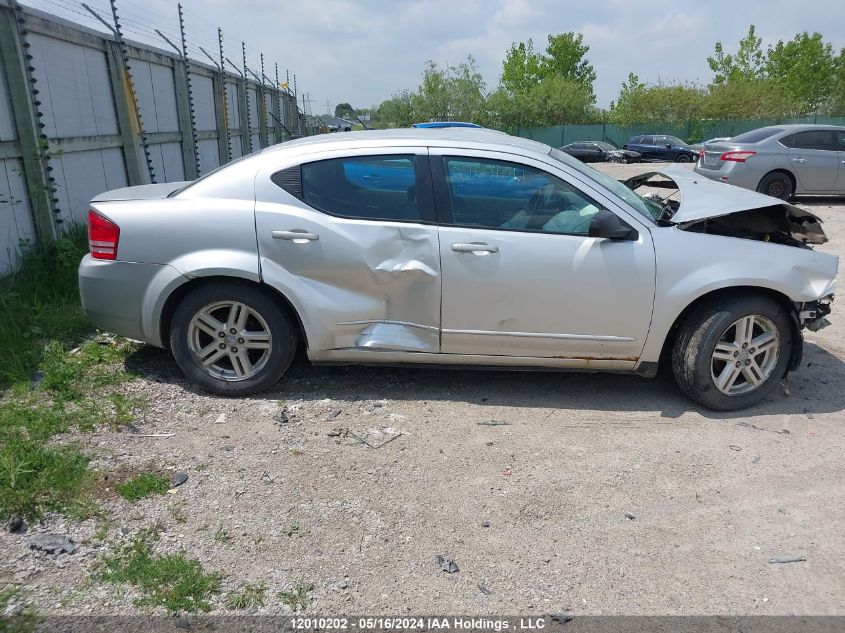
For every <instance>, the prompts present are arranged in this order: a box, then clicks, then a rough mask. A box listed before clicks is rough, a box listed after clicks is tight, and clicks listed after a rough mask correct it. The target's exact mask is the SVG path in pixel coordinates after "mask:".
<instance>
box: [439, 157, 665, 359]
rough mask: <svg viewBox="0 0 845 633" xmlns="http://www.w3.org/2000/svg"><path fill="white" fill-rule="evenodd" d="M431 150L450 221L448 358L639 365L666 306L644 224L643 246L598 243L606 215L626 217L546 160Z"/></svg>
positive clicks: (443, 229)
mask: <svg viewBox="0 0 845 633" xmlns="http://www.w3.org/2000/svg"><path fill="white" fill-rule="evenodd" d="M430 151H431V166H432V171H433V174H434V179H435V191H436V196H437V208H438V213H439V214H441V212H442V215H441V216H440V218H441V225H440V242H441V264H442V270H443V300H442V341H441V342H442V345H441V352H442V353H445V354H474V355H487V356H511V357H517V356H524V357H535V358H537V357H539V358H554V359H559V360H563V361H569V366H573V367H590V366H601V367H605V368H618V369H627V368H631V367H633V366H634V363H635V362H636V360H637V359H638V357H639V355H640V352H641V350H642V347H643V344H644V342H645V337H646V335H647V333H648V327H649V323H650V320H651V313H652V307H653V301H654V279H655V261H654V248H653V244H652V240H651V234H650V232H649V231H648V230H647V229H646V228H644V227H643V225H639V226H638V230H639V237H638V239H637V240H635V241H611V240H605V239H600V238H592V237H588V235H587V232H588V229H589V224H590V219H591V218H592V216H593V215H594V214H595V213H596V212H597V210H598V209H599V208H602V207H604V208H608V209H611V210H613V211H614V212H618V208H616V209H614V206H615V205H614V203H613V202H612V200H610V199H608V198H607V197H605V196H604V195H603V194H602V192H601V191H599V190H597V189H595V188H591V187H589V186H587V185H584V184H583V183H582V182H579V181H578V180H576V179H571V178H570V179H567V178H566V177H565V176H564V175H563V174H561V173H559V172H558V171H557V170H551V169H550V167H549V166H548V165H546V164H545V163H542V162H539V161H534V160H532V159H528V158H524V157H515V156H514V155H512V154H504V153H498V152H486V151H471V150H460V151H458V150H441V149H435V148H431V150H430ZM620 215H621V217H623V218H624V219H625V221H631V223H632V225H637V224H638V222H636V221H634V220H631V218H630V217H627V216H625V214H624V213H622V214H620ZM591 364H592V365H591Z"/></svg>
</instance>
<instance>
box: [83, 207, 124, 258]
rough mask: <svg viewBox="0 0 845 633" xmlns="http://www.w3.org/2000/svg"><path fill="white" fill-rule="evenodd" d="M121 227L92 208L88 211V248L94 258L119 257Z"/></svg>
mask: <svg viewBox="0 0 845 633" xmlns="http://www.w3.org/2000/svg"><path fill="white" fill-rule="evenodd" d="M119 239H120V227H119V226H117V224H115V223H114V222H112V221H111V220H107V219H106V218H104V217H103V216H101V215H100V214H98V213H95V212H94V211H92V210H89V211H88V250H89V251H91V257H93V258H94V259H117V241H118V240H119Z"/></svg>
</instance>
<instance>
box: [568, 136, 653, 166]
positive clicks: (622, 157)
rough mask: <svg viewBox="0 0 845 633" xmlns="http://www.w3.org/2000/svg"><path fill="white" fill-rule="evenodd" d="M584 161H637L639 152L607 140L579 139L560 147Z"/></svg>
mask: <svg viewBox="0 0 845 633" xmlns="http://www.w3.org/2000/svg"><path fill="white" fill-rule="evenodd" d="M558 149H559V150H560V151H562V152H566V153H567V154H569V155H570V156H572V157H573V158H577V159H578V160H580V161H581V162H584V163H636V162H637V161H638V160H639V159H640V154H639V152H634V151H631V150H627V149H619V148H617V147H614V146H613V145H611V144H610V143H607V142H605V141H578V142H576V143H570V144H569V145H564V146H563V147H559V148H558Z"/></svg>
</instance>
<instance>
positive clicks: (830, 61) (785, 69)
mask: <svg viewBox="0 0 845 633" xmlns="http://www.w3.org/2000/svg"><path fill="white" fill-rule="evenodd" d="M837 61H838V60H837V57H836V55H835V53H834V52H833V46H831V45H830V44H825V43H824V41H822V35H821V33H813V34H812V35H809V34H808V33H807V32H806V31H805V32H804V33H799V34H798V35H796V36H795V37H794V38H793V39H791V40H789V41H788V42H783V41H778V42H777V44H775V45H774V46H770V47H769V50H768V53H767V55H766V62H765V69H766V74H767V75H768V77H769V78H770V79H771V80H772V81H773V82H775V83H776V84H777V86H778V87H779V88H780V89H781V90H783V91H784V93H785V94H786V95H787V96H788V97H789V98H790V101H791V102H792V103H793V104H794V107H795V110H794V111H793V112H791V114H793V115H797V116H801V115H810V114H827V113H828V112H829V110H830V107H831V105H832V100H833V97H834V92H835V82H836V77H837V65H838V64H837Z"/></svg>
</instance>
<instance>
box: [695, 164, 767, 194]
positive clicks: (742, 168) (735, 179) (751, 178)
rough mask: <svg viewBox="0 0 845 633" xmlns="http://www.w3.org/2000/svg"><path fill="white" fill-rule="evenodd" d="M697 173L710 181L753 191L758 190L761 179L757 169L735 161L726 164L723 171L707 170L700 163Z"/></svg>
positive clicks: (696, 166)
mask: <svg viewBox="0 0 845 633" xmlns="http://www.w3.org/2000/svg"><path fill="white" fill-rule="evenodd" d="M695 173H696V174H698V175H700V176H704V177H705V178H709V179H710V180H715V181H717V182H724V183H727V184H729V185H734V186H736V187H742V188H743V189H751V190H752V191H756V190H757V185H759V184H760V178H761V174H760V173H759V171H758V170H757V169H752V168H751V167H749V166H748V165H747V164H746V163H737V162H733V161H726V162H724V163H723V164H722V165H721V169H707V168H705V167H702V166H701V161H699V162H697V163H696V165H695Z"/></svg>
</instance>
